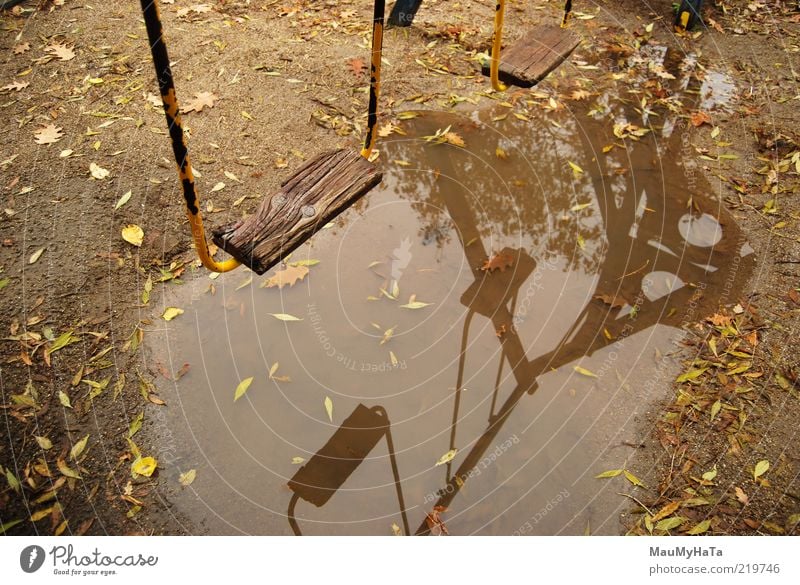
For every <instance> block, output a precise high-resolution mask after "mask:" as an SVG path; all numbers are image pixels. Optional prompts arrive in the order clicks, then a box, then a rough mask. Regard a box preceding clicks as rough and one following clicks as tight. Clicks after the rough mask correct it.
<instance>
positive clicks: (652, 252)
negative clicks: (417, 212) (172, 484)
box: [290, 134, 752, 535]
mask: <svg viewBox="0 0 800 585" xmlns="http://www.w3.org/2000/svg"><path fill="white" fill-rule="evenodd" d="M580 135H581V136H582V137H583V134H580ZM665 139H666V140H669V141H671V142H672V143H673V145H675V144H677V143H678V141H679V140H680V137H679V136H678V134H670V135H669V136H666V137H665ZM584 151H585V152H587V153H591V152H592V149H591V148H584ZM628 156H629V157H630V158H629V160H628V162H629V164H630V167H631V168H632V169H639V170H638V176H641V173H642V172H645V173H646V172H657V169H653V170H646V169H650V168H652V167H651V165H650V162H649V160H647V157H648V156H649V155H648V154H647V153H646V152H645V153H644V156H643V153H642V152H640V151H639V149H633V150H632V151H629V152H628ZM580 162H581V163H582V164H583V161H580ZM584 168H590V165H589V164H585V165H584ZM642 169H645V170H642ZM440 172H441V175H442V176H443V177H450V178H453V177H457V176H458V174H457V173H455V172H454V170H453V169H452V168H450V169H447V168H441V169H440ZM603 180H604V178H603V176H598V177H595V178H594V179H593V181H594V183H595V191H596V193H598V194H599V196H603V195H606V196H607V195H608V194H607V193H606V189H605V188H604V187H605V185H604V183H603ZM636 183H637V181H636V180H635V177H631V178H630V180H628V181H626V189H625V193H624V195H623V202H622V204H621V205H622V206H623V207H624V209H625V213H622V212H620V213H618V214H617V215H618V216H622V220H623V221H619V219H618V218H617V217H610V216H609V215H608V210H607V207H606V205H604V204H602V202H601V204H600V205H599V208H600V213H601V215H602V221H603V226H604V228H605V232H606V237H607V240H608V244H609V248H610V249H617V248H620V247H621V248H622V249H623V250H624V249H625V246H630V242H631V240H632V239H634V240H637V241H639V242H640V243H641V245H638V246H633V247H630V248H628V252H629V254H628V255H627V262H628V265H629V266H631V267H632V270H631V271H630V272H628V273H626V274H623V275H622V276H621V277H620V275H619V274H616V273H611V272H612V270H611V269H610V268H608V267H607V266H606V265H603V267H602V268H601V270H600V273H599V276H598V292H599V291H600V290H601V289H600V287H602V286H604V285H605V286H615V287H619V288H618V290H620V289H621V288H623V285H625V287H627V288H628V290H629V294H630V295H631V296H634V295H635V296H636V300H635V301H632V305H633V306H632V307H628V308H627V309H626V308H624V307H623V308H618V307H617V308H615V307H612V306H609V305H606V304H604V303H602V302H599V301H594V300H593V301H591V302H589V303H588V304H587V305H586V306H585V308H584V309H583V310H582V311H581V313H580V314H579V315H578V316H577V318H576V319H575V321H574V323H573V325H572V326H571V327H570V328H569V330H568V331H567V332H566V334H565V335H564V337H563V338H562V339H561V340H560V341H559V343H558V344H557V345H556V347H555V349H553V350H552V351H550V352H549V353H546V354H543V355H541V356H538V357H537V358H535V359H534V360H528V358H527V356H526V353H525V348H524V346H523V344H522V341H521V339H520V337H519V335H518V333H517V331H516V329H515V328H514V327H509V328H507V329H506V330H505V333H503V335H502V336H499V338H500V343H501V347H502V350H501V359H500V364H499V368H498V372H497V376H496V379H495V386H494V390H493V394H492V399H491V406H490V413H489V418H488V426H487V428H486V430H485V431H484V432H483V434H482V435H481V436H480V437H479V438H478V439H477V440H476V441H475V443H474V445H473V447H472V448H471V450H470V451H469V452H467V453H466V455H465V456H464V458H463V460H462V461H461V464H460V465H459V466H458V468H457V469H456V470H455V471H454V470H453V469H452V466H453V463H452V462H448V463H447V464H446V467H445V485H444V486H443V487H442V488H441V489H440V490H439V491H438V494H439V499H438V500H437V501H436V502H435V503H434V506H437V507H439V506H441V507H444V508H448V507H450V504H451V502H452V501H453V500H454V499H455V496H456V495H457V494H458V493H459V492H460V491H461V489H462V487H464V485H465V482H466V480H467V479H469V478H470V477H473V473H472V472H473V470H474V469H475V468H476V467H477V466H478V465H479V463H480V461H481V459H482V458H483V456H484V454H485V452H486V451H487V450H488V449H490V448H491V447H492V446H493V445H494V441H495V439H496V438H497V435H498V433H499V432H500V429H501V428H502V426H503V424H504V423H505V421H506V419H507V418H508V417H509V415H510V414H511V412H512V411H513V410H514V408H515V407H516V405H517V403H518V402H519V401H520V400H521V399H522V398H523V396H524V395H525V394H526V393H528V394H533V393H534V392H535V391H536V390H537V389H538V384H537V382H536V379H537V377H538V376H539V375H541V374H542V373H544V372H547V371H549V370H551V369H556V368H558V367H561V366H564V365H566V364H569V363H570V362H572V361H574V360H576V359H579V358H580V357H583V356H589V355H591V354H593V353H594V352H595V351H597V350H598V349H602V348H604V347H608V346H609V345H611V344H612V343H614V342H616V341H618V340H622V339H624V338H626V337H628V336H630V335H631V334H633V333H636V332H639V331H643V330H645V329H647V328H648V327H651V326H653V325H655V324H657V323H667V324H673V325H678V324H679V322H678V318H677V316H676V315H672V314H667V304H668V303H674V304H676V305H679V306H680V305H681V304H683V305H692V304H696V303H699V302H700V298H701V297H702V287H698V290H697V291H695V290H693V289H692V288H690V287H688V286H685V287H683V288H680V289H678V290H675V289H673V290H672V291H671V292H669V294H666V295H664V296H661V297H658V298H652V299H648V298H647V296H646V294H645V291H644V290H643V289H646V288H647V287H646V284H645V283H646V280H645V278H646V275H647V274H648V273H649V272H652V271H654V270H656V269H659V270H666V271H669V272H670V273H672V274H674V275H677V274H678V273H681V272H683V271H685V270H693V271H694V272H695V273H696V274H698V275H705V277H706V278H709V279H714V278H715V277H714V276H713V273H710V272H708V260H709V255H708V250H705V249H700V248H687V249H685V250H682V255H681V256H677V255H672V254H670V253H668V252H665V251H664V249H663V248H661V247H659V246H657V245H653V244H652V242H653V241H654V239H653V238H651V239H649V240H648V237H647V236H648V233H647V232H648V227H649V226H648V222H647V220H643V216H642V214H641V213H637V211H638V210H639V209H640V208H644V207H646V204H647V201H646V200H645V196H644V194H640V193H638V191H637V184H636ZM455 184H456V185H457V184H458V182H457V181H456V182H455ZM664 187H665V191H666V190H667V189H669V188H670V187H668V186H667V185H665V186H664ZM673 189H674V187H673ZM438 196H439V198H440V199H441V201H439V203H441V206H440V207H442V208H444V209H445V210H446V212H447V213H448V215H449V216H450V218H451V220H452V222H453V223H454V224H455V226H456V227H457V230H456V231H457V233H458V235H459V238H460V239H461V243H462V248H463V250H464V254H465V256H466V261H467V264H468V265H469V266H470V267H471V268H472V271H473V276H474V279H475V282H474V283H473V284H472V285H470V287H469V288H468V289H467V290H466V291H465V292H464V294H463V295H462V297H461V303H462V304H463V305H465V306H466V307H467V309H468V311H467V314H466V316H465V319H464V329H463V333H462V340H461V350H460V355H459V364H458V375H457V376H458V377H457V383H456V388H455V394H454V408H453V418H452V423H451V432H450V449H455V448H456V427H457V424H458V413H459V405H460V398H461V391H462V389H463V386H462V385H463V378H464V362H465V357H466V350H467V346H468V333H469V327H470V325H471V323H472V319H473V317H474V315H475V313H478V314H479V315H481V316H484V317H486V318H488V319H489V320H490V321H491V322H492V324H493V326H494V328H495V330H496V331H497V330H500V329H501V327H502V326H504V325H506V326H507V325H509V324H512V323H513V322H514V318H513V317H514V313H515V310H516V309H515V307H516V303H517V299H518V294H519V288H520V286H522V285H523V284H524V283H525V282H526V281H527V279H528V278H529V276H530V275H531V273H532V272H533V271H534V269H535V261H534V260H533V258H531V257H530V256H528V255H527V254H526V253H525V252H524V251H522V250H509V249H506V250H504V251H503V252H502V253H506V254H511V255H512V256H514V262H513V264H512V267H511V268H509V269H507V270H506V271H505V272H494V273H493V274H491V275H488V274H487V273H486V272H483V271H482V270H481V268H480V266H482V264H483V263H484V261H485V259H486V258H487V257H488V254H487V251H486V249H485V247H484V244H483V241H482V239H481V237H480V231H479V229H478V224H477V221H476V217H475V214H474V213H473V211H472V210H471V209H470V207H469V202H468V199H467V197H466V196H465V194H464V192H463V191H461V190H459V189H458V188H451V189H446V190H441V191H440V192H439V195H438ZM697 205H698V203H697V202H694V206H695V208H696V209H697V211H700V209H699V208H697ZM674 211H675V212H676V213H677V210H674ZM630 218H632V219H633V225H634V226H635V227H636V229H635V230H632V229H630V228H631V225H630V224H629V223H630V222H628V223H626V222H625V220H626V219H630ZM663 221H665V222H667V225H674V226H677V225H678V221H677V218H675V217H671V218H666V217H665V218H664V220H663ZM656 227H659V226H656ZM651 235H653V234H651ZM655 235H657V234H655ZM645 242H646V244H645ZM737 242H738V243H739V244H741V240H740V234H739V230H738V228H737V227H736V225H735V224H733V223H731V224H729V225H727V226H726V229H725V232H724V237H723V240H722V241H721V242H720V243H719V245H718V246H715V247H714V248H713V249H715V250H721V251H724V252H726V253H728V254H736V253H738V252H739V250H738V249H735V248H734V245H736V243H737ZM467 243H469V244H467ZM651 261H653V262H652V264H651ZM751 262H752V260H747V261H740V262H739V270H738V272H737V273H736V274H735V275H734V277H735V278H742V277H743V276H744V275H745V274H746V273H747V271H748V269H747V267H746V266H747V265H750V263H751ZM656 263H658V265H659V266H658V267H657V266H656ZM662 264H665V266H664V265H662ZM709 275H710V276H709ZM626 310H627V311H629V312H628V313H626V312H625V311H626ZM626 314H627V315H630V316H632V317H634V318H630V319H621V317H624V316H625V315H626ZM604 330H605V331H608V332H609V336H608V337H610V339H609V338H608V337H606V336H605V335H604V333H603V331H604ZM581 333H584V334H588V339H590V341H589V342H588V343H587V341H586V338H587V337H586V335H581ZM506 360H508V362H509V366H510V367H511V370H512V374H513V375H514V377H515V381H516V387H515V388H514V389H513V390H512V391H511V393H510V395H509V396H508V398H506V400H505V401H504V402H503V403H502V404H501V405H500V406H499V408H498V406H497V402H498V393H499V385H500V381H501V380H502V372H503V367H504V365H505V361H506ZM387 431H388V423H387ZM387 439H388V440H389V441H390V455H393V448H392V446H391V438H390V436H389V435H388V434H387ZM377 440H379V438H378V439H375V442H377ZM373 446H374V445H373ZM326 447H327V446H326ZM371 448H372V447H370V448H369V449H371ZM324 450H325V448H323V451H324ZM459 457H460V456H459ZM393 461H394V460H393ZM393 472H395V482H396V483H397V490H398V496H399V498H400V500H401V510H402V511H403V520H404V523H405V507H404V505H403V503H402V492H401V490H400V486H399V481H400V480H399V477H398V475H397V473H396V465H395V464H394V462H393ZM349 474H350V471H348V472H347V473H346V475H345V476H344V479H346V477H347V476H349ZM344 479H342V480H341V482H342V483H343V481H344ZM340 485H341V483H338V484H336V488H338V486H340ZM336 488H335V489H336ZM335 489H334V491H335ZM296 498H297V494H295V496H293V500H295V501H296ZM326 501H327V499H326ZM290 510H292V507H291V506H290ZM293 521H294V520H293V516H292V515H291V514H290V523H292V522H293ZM293 527H294V524H293ZM296 532H297V530H296ZM406 534H410V532H408V530H406ZM415 534H417V535H427V534H430V528H429V526H428V523H427V522H426V521H425V520H424V519H423V521H422V523H421V524H420V526H419V527H418V528H417V529H416V531H415Z"/></svg>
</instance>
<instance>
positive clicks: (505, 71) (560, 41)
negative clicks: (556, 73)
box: [483, 0, 580, 90]
mask: <svg viewBox="0 0 800 585" xmlns="http://www.w3.org/2000/svg"><path fill="white" fill-rule="evenodd" d="M571 11H572V1H571V0H567V1H566V3H565V5H564V18H563V20H562V22H561V26H560V27H559V26H556V25H547V24H542V25H539V26H536V27H534V28H532V29H531V30H529V31H528V33H527V34H526V35H525V36H523V37H522V38H521V39H520V40H519V41H517V42H516V43H514V44H513V45H512V46H511V47H509V48H508V49H506V50H505V51H503V52H502V54H501V52H500V47H501V45H502V37H503V15H504V13H505V0H497V5H496V7H495V16H494V36H493V39H492V55H491V61H490V62H489V63H486V64H484V66H483V74H484V75H487V76H490V77H491V78H492V85H493V86H494V88H495V89H496V90H503V89H505V86H504V85H503V84H509V85H515V86H517V87H531V86H533V85H536V84H537V83H539V82H540V81H541V80H542V79H544V78H545V77H547V75H548V74H549V73H550V72H551V71H553V70H554V69H555V68H556V67H558V66H559V65H561V63H563V62H564V61H565V60H566V58H567V57H569V56H570V54H571V53H572V51H573V50H574V49H575V47H577V46H578V44H579V43H580V38H579V37H578V35H576V34H575V33H573V32H572V31H571V30H568V29H567V28H565V27H566V25H567V22H568V20H569V15H570V12H571Z"/></svg>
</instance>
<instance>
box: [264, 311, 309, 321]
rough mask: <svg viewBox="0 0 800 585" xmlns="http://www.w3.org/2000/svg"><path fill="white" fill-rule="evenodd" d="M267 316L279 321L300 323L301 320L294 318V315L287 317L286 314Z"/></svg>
mask: <svg viewBox="0 0 800 585" xmlns="http://www.w3.org/2000/svg"><path fill="white" fill-rule="evenodd" d="M267 314H268V315H272V316H273V317H275V318H276V319H280V320H281V321H302V319H300V318H298V317H295V316H294V315H289V314H287V313H267Z"/></svg>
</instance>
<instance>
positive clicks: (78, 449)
mask: <svg viewBox="0 0 800 585" xmlns="http://www.w3.org/2000/svg"><path fill="white" fill-rule="evenodd" d="M88 443H89V435H86V436H85V437H84V438H82V439H81V440H80V441H78V442H77V443H75V444H74V445H73V446H72V449H70V451H69V457H70V459H72V460H73V461H77V460H78V457H80V456H81V454H82V453H83V451H84V450H85V449H86V445H87V444H88Z"/></svg>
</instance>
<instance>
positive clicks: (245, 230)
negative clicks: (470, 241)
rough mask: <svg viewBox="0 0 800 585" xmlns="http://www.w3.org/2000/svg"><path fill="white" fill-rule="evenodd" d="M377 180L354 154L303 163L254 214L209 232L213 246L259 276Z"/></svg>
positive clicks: (373, 169) (369, 165)
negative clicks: (212, 232)
mask: <svg viewBox="0 0 800 585" xmlns="http://www.w3.org/2000/svg"><path fill="white" fill-rule="evenodd" d="M380 182H381V172H380V171H379V170H378V168H377V167H376V166H375V165H374V164H372V163H371V162H368V161H367V160H366V159H365V158H364V157H362V156H360V155H359V154H358V153H357V152H356V151H354V150H346V149H340V150H334V151H330V152H326V153H323V154H321V155H319V156H317V157H316V158H314V159H312V160H310V161H308V162H307V163H305V164H304V165H303V166H302V167H301V168H300V169H299V170H298V171H297V172H296V173H295V174H294V175H292V176H291V177H289V178H288V179H287V180H286V181H284V182H283V183H282V184H281V189H280V191H278V192H277V193H275V194H274V195H272V196H271V197H268V198H265V199H264V200H263V201H262V203H261V206H260V207H259V208H258V210H257V211H256V212H255V213H254V214H252V215H250V216H248V217H247V218H246V219H243V220H240V221H238V222H235V223H233V224H230V225H227V226H224V227H222V228H219V229H217V230H215V231H214V237H213V240H214V243H215V244H216V245H217V246H219V247H220V248H222V249H223V250H225V251H226V252H227V253H228V254H230V255H231V256H233V257H234V258H236V259H238V260H240V261H241V262H242V263H243V264H245V265H247V266H249V267H250V269H251V270H253V271H254V272H256V273H258V274H263V273H264V272H266V271H267V270H269V268H270V267H272V266H274V265H275V264H276V263H277V262H278V261H279V260H280V259H281V258H283V257H285V256H286V255H288V254H289V253H290V252H291V251H292V250H294V249H295V248H297V247H298V246H299V245H300V244H302V243H303V242H305V241H306V240H307V239H308V238H309V237H310V236H311V235H312V234H313V233H314V232H316V231H317V230H319V229H321V228H322V227H323V226H325V225H326V224H327V223H328V222H329V221H331V220H332V219H333V218H334V217H336V216H337V215H339V214H340V213H341V212H342V211H344V210H345V209H347V208H348V207H350V206H351V205H352V204H353V203H355V202H356V201H357V200H358V199H359V198H360V197H361V196H363V195H364V194H366V193H367V192H368V191H369V190H370V189H372V188H373V187H374V186H375V185H377V184H378V183H380Z"/></svg>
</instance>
